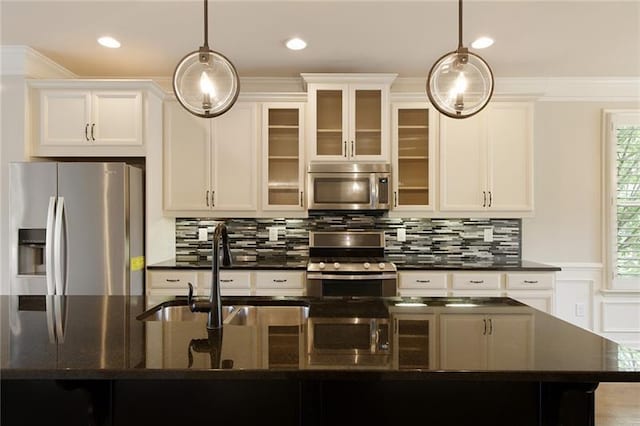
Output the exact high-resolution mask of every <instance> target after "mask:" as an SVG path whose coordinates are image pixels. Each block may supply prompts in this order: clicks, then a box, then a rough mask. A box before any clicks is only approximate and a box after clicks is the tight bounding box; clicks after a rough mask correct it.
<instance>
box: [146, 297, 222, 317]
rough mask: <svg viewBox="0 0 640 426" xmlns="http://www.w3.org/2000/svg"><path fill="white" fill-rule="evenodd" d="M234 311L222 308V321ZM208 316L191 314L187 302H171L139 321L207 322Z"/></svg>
mask: <svg viewBox="0 0 640 426" xmlns="http://www.w3.org/2000/svg"><path fill="white" fill-rule="evenodd" d="M233 310H234V306H223V307H222V320H223V321H224V319H225V318H227V317H228V316H229V314H231V313H232V312H233ZM207 316H208V314H207V313H206V312H191V309H190V308H189V306H188V305H187V302H186V300H185V301H183V300H171V301H168V302H163V303H160V304H159V305H156V306H154V307H152V308H150V309H148V310H146V311H144V312H143V313H141V314H140V315H138V317H137V319H138V320H140V321H164V322H171V321H201V322H207Z"/></svg>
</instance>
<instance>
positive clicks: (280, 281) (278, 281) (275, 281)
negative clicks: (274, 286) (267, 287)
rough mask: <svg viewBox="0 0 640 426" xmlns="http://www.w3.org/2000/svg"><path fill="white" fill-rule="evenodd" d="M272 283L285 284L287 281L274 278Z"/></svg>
mask: <svg viewBox="0 0 640 426" xmlns="http://www.w3.org/2000/svg"><path fill="white" fill-rule="evenodd" d="M273 282H274V283H286V282H287V280H276V279H275V278H274V280H273Z"/></svg>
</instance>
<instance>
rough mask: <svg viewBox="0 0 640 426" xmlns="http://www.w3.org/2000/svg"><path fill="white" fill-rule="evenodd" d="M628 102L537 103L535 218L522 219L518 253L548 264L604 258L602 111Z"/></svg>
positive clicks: (623, 107) (630, 104) (594, 260)
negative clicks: (520, 244) (520, 248)
mask: <svg viewBox="0 0 640 426" xmlns="http://www.w3.org/2000/svg"><path fill="white" fill-rule="evenodd" d="M638 107H639V105H638V104H633V103H612V102H609V103H603V102H538V103H536V107H535V127H534V129H535V130H534V131H535V135H534V151H535V159H534V161H535V163H534V164H535V216H534V217H533V218H527V219H523V221H522V257H523V258H524V259H527V260H536V261H540V262H552V263H573V262H580V263H582V262H595V263H600V262H603V260H604V259H603V254H602V220H603V218H602V211H601V210H602V209H601V203H602V201H601V200H602V195H601V194H602V188H601V186H602V185H601V175H602V161H601V143H602V142H601V121H602V110H603V109H625V108H638Z"/></svg>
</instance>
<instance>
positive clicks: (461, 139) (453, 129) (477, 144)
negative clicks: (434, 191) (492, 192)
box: [440, 112, 488, 211]
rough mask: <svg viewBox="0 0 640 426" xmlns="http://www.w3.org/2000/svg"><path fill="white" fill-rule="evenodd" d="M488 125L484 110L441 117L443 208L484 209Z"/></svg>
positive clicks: (460, 209) (441, 199)
mask: <svg viewBox="0 0 640 426" xmlns="http://www.w3.org/2000/svg"><path fill="white" fill-rule="evenodd" d="M486 143H487V142H486V125H485V118H484V115H483V113H482V112H481V113H479V114H477V115H474V116H472V117H469V118H465V119H454V118H449V117H446V116H444V115H442V116H441V117H440V208H441V209H442V210H453V211H476V210H482V209H484V208H485V206H486V204H487V197H488V194H487V189H486V187H487V183H486V174H487V173H486Z"/></svg>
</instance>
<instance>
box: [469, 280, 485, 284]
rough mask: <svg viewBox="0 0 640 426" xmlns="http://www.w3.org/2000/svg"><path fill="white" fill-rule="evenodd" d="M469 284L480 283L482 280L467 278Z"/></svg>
mask: <svg viewBox="0 0 640 426" xmlns="http://www.w3.org/2000/svg"><path fill="white" fill-rule="evenodd" d="M469 282H470V283H471V284H482V283H483V282H484V280H469Z"/></svg>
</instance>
